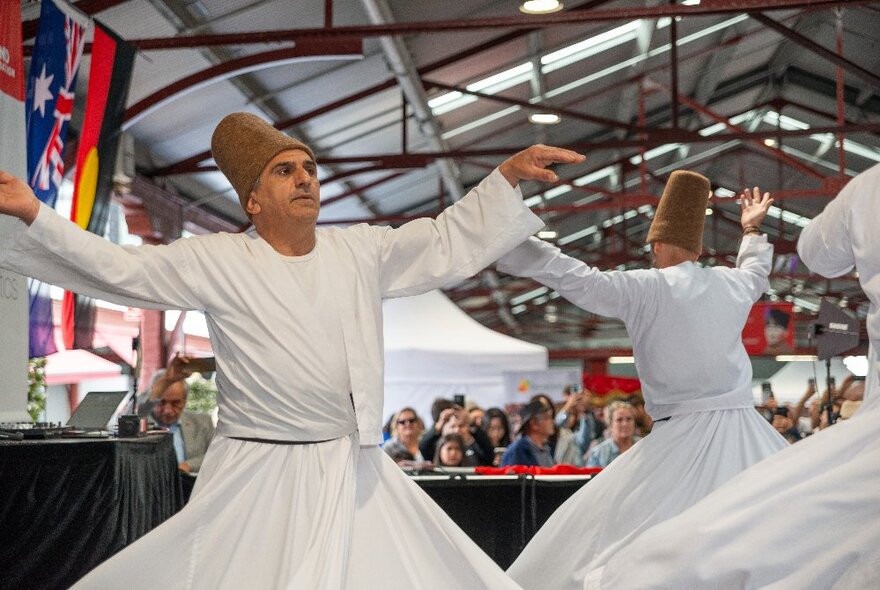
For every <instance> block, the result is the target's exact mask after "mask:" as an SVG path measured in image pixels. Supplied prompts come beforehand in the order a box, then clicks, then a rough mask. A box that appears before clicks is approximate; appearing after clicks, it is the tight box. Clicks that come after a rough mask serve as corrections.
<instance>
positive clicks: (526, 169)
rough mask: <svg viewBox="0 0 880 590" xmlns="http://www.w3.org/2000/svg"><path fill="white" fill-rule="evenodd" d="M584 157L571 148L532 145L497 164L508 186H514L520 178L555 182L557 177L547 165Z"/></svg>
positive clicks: (572, 162)
mask: <svg viewBox="0 0 880 590" xmlns="http://www.w3.org/2000/svg"><path fill="white" fill-rule="evenodd" d="M584 160H586V157H585V156H583V155H581V154H579V153H577V152H573V151H571V150H566V149H563V148H557V147H551V146H549V145H541V144H538V145H533V146H532V147H530V148H527V149H524V150H523V151H521V152H518V153H516V154H514V155H512V156H511V157H509V158H508V159H506V160H505V161H504V162H502V163H501V165H500V166H498V170H499V172H501V174H503V175H504V178H506V179H507V182H509V183H510V186H514V187H515V186H516V185H517V183H519V181H521V180H541V181H544V182H556V181H557V180H559V177H558V176H556V173H555V172H553V171H552V170H548V169H547V166H549V165H551V164H579V163H580V162H583V161H584Z"/></svg>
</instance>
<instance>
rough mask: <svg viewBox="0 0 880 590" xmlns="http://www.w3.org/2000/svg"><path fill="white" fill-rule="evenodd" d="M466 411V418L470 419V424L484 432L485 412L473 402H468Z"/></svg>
mask: <svg viewBox="0 0 880 590" xmlns="http://www.w3.org/2000/svg"><path fill="white" fill-rule="evenodd" d="M467 411H468V416H469V417H470V419H471V424H473V425H474V426H477V427H479V428H482V429H484V430H485V429H486V425H485V424H484V423H483V417H484V416H485V415H486V412H485V410H483V408H481V407H480V406H478V405H477V404H475V403H474V402H472V401H470V400H468V402H467Z"/></svg>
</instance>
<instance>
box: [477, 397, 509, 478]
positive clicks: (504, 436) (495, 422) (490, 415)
mask: <svg viewBox="0 0 880 590" xmlns="http://www.w3.org/2000/svg"><path fill="white" fill-rule="evenodd" d="M483 423H484V424H485V427H486V435H487V436H488V437H489V442H491V443H492V447H493V448H494V449H495V459H494V461H493V462H492V465H494V466H495V467H498V466H499V465H500V464H501V455H503V454H504V450H502V449H507V447H508V446H509V445H510V421H509V420H508V419H507V414H505V413H504V410H502V409H501V408H489V409H488V410H486V414H485V416H483Z"/></svg>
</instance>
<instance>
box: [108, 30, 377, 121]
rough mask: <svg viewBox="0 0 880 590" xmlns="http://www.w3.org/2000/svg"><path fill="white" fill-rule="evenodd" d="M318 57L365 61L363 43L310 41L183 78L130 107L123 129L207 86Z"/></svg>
mask: <svg viewBox="0 0 880 590" xmlns="http://www.w3.org/2000/svg"><path fill="white" fill-rule="evenodd" d="M318 56H334V57H339V58H341V57H346V56H351V57H363V44H362V43H361V42H360V41H354V40H345V39H340V40H331V41H329V42H327V41H321V40H312V39H308V40H305V41H303V42H298V43H297V44H296V46H295V47H287V48H284V49H276V50H273V51H266V52H264V53H257V54H254V55H248V56H245V57H242V58H239V59H234V60H231V61H226V62H222V63H219V64H217V65H215V66H211V67H209V68H206V69H204V70H202V71H200V72H196V73H195V74H191V75H189V76H186V77H184V78H181V79H180V80H178V81H176V82H174V83H173V84H170V85H168V86H166V87H164V88H162V89H160V90H158V91H156V92H154V93H153V94H151V95H149V96H147V97H145V98H143V99H142V100H140V101H138V102H136V103H135V104H133V105H131V106H130V107H128V108H127V109H126V110H125V119H124V121H125V125H123V128H127V127H130V126H132V125H133V124H135V123H136V122H137V121H138V120H140V119H141V118H143V117H145V116H146V115H148V114H149V113H151V112H152V111H154V110H156V109H158V108H160V107H162V106H164V105H166V104H168V103H169V102H171V101H173V100H176V99H177V98H180V97H181V96H184V95H186V94H189V93H190V92H193V91H195V90H198V89H199V88H202V87H204V86H207V85H208V84H213V83H215V82H219V81H221V80H227V79H229V78H232V77H235V76H240V75H242V74H247V73H250V72H253V71H255V70H259V69H263V68H267V67H276V66H279V65H283V64H289V63H293V62H296V61H300V60H303V59H308V58H311V57H318Z"/></svg>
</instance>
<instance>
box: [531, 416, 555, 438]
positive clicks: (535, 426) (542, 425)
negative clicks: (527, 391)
mask: <svg viewBox="0 0 880 590" xmlns="http://www.w3.org/2000/svg"><path fill="white" fill-rule="evenodd" d="M531 423H532V426H531V428H532V432H533V433H534V434H537V435H538V437H539V438H541V439H542V440H545V441H546V440H547V439H549V438H550V437H551V436H553V431H554V428H553V412H552V410H550V409H547V410H544V411H543V412H541V413H540V414H535V416H534V417H533V418H532V420H531Z"/></svg>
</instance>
